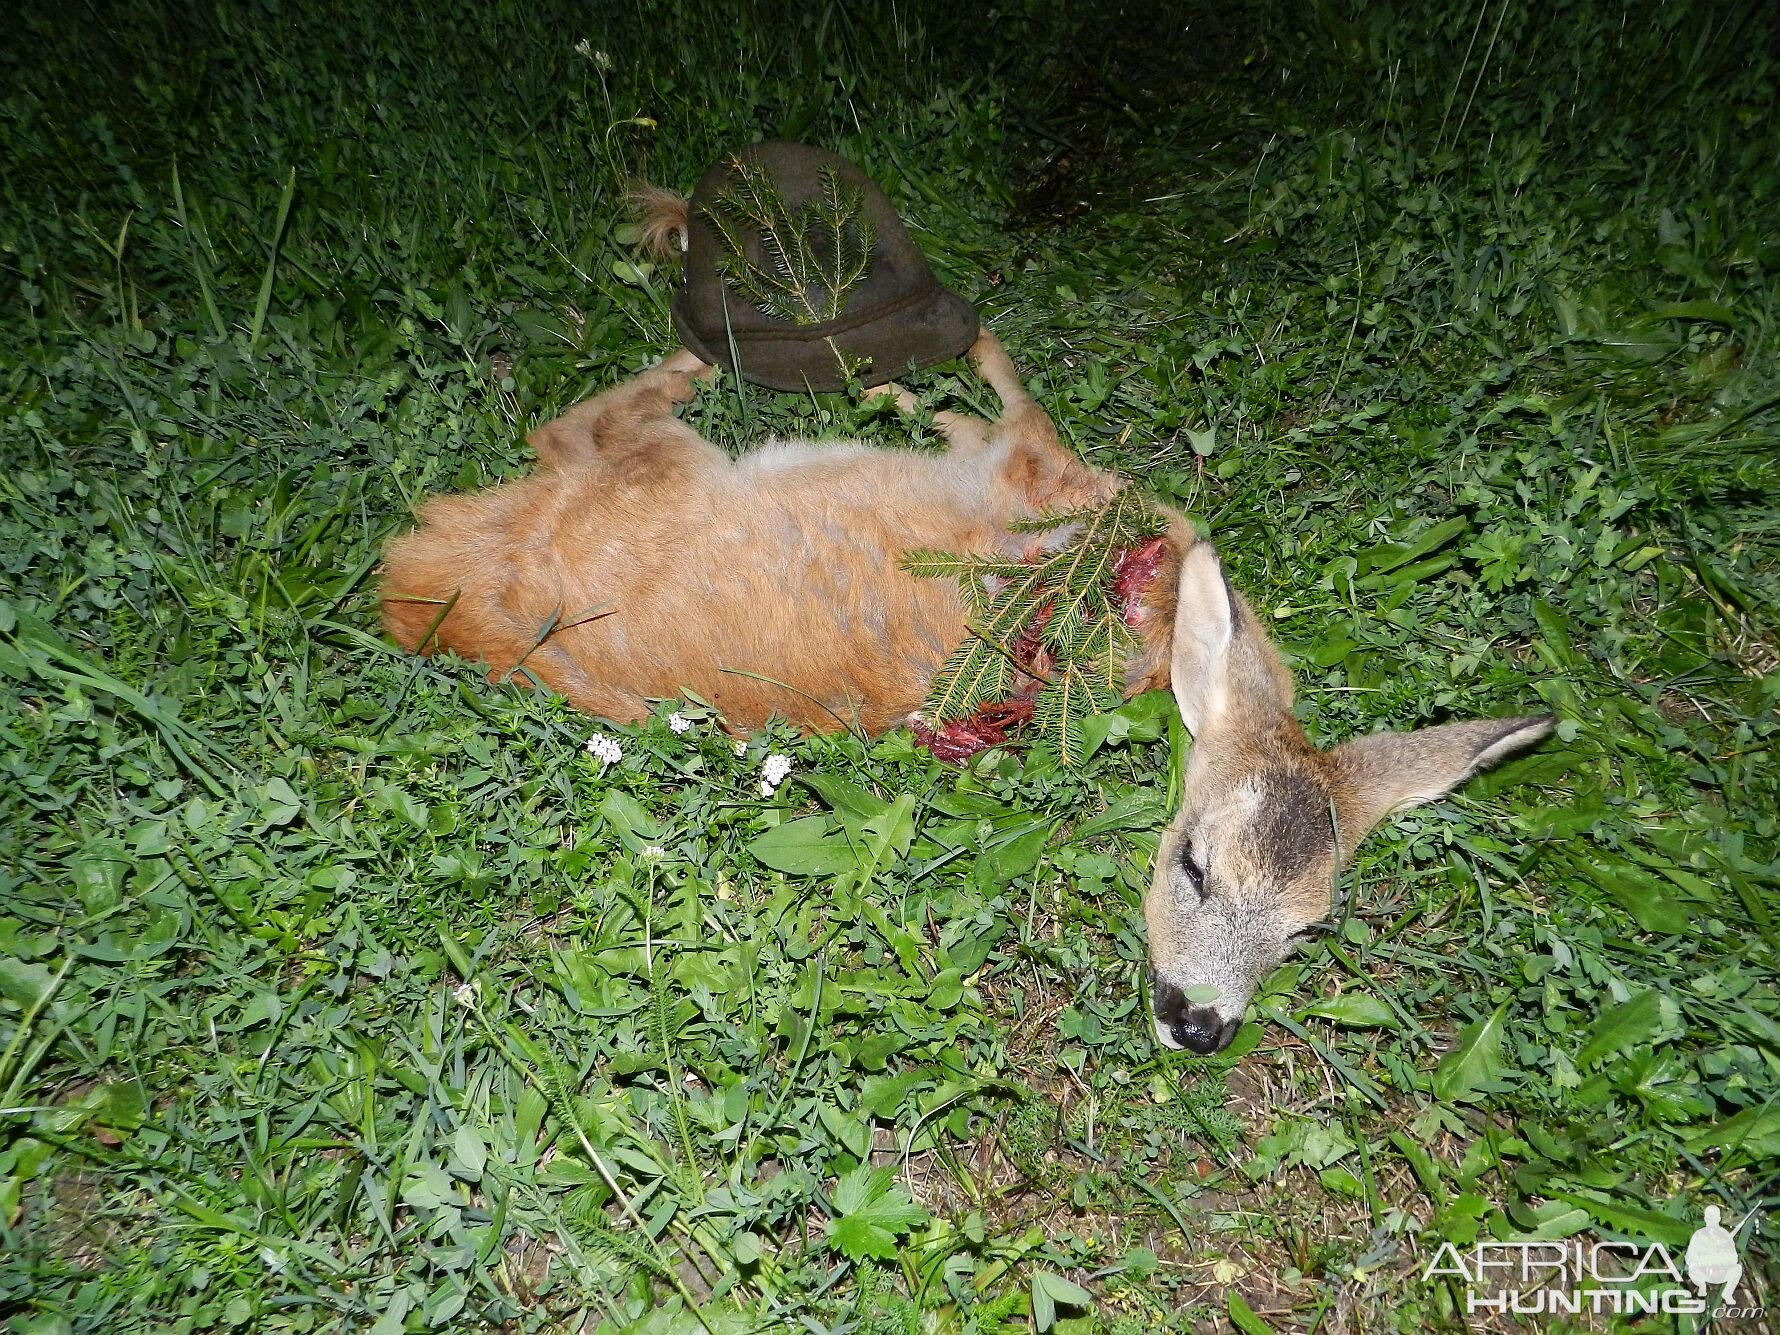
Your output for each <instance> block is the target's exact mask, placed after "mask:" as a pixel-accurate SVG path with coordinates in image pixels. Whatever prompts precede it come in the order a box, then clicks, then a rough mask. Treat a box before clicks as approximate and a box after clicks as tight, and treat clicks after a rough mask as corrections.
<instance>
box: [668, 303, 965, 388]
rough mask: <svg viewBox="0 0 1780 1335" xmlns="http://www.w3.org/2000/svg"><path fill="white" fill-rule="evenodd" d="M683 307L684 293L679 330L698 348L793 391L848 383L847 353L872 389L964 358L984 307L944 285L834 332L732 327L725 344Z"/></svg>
mask: <svg viewBox="0 0 1780 1335" xmlns="http://www.w3.org/2000/svg"><path fill="white" fill-rule="evenodd" d="M682 295H683V294H682ZM683 307H684V301H683V300H682V297H680V296H677V297H676V298H675V300H674V303H673V317H674V328H675V329H676V330H677V331H678V332H679V335H680V338H681V340H682V341H683V342H684V343H685V344H686V346H687V348H689V349H690V350H691V351H692V352H694V353H696V354H697V355H698V356H699V357H702V358H703V359H704V360H705V361H707V362H712V363H714V364H715V365H718V366H721V367H723V368H724V369H725V370H726V371H731V372H734V373H735V374H737V375H739V376H741V377H742V379H744V380H746V381H748V382H749V383H751V384H756V385H762V386H764V387H765V388H767V389H781V390H790V391H792V392H802V391H814V392H818V393H823V392H832V391H835V390H841V389H845V388H846V385H847V378H846V375H845V372H844V371H843V369H842V367H843V359H844V360H845V362H846V363H847V364H849V365H857V375H858V379H859V382H860V383H861V384H863V385H864V386H865V387H866V388H868V389H869V388H871V387H872V386H874V385H881V384H884V383H885V382H886V381H889V380H894V379H895V378H896V377H897V376H899V375H902V374H903V373H904V372H905V371H908V370H909V369H911V368H913V369H915V370H920V369H922V368H923V367H928V366H933V365H935V364H936V363H938V362H943V361H948V360H950V359H951V358H953V357H959V356H962V355H963V354H964V352H965V351H966V350H967V349H968V348H969V347H970V345H971V344H972V343H974V342H976V336H977V312H976V308H975V307H974V306H972V305H971V304H970V303H969V302H968V301H965V300H964V299H963V298H962V297H960V296H958V295H957V294H956V293H953V292H948V291H947V290H946V289H945V288H943V287H938V286H935V287H931V288H929V289H928V290H927V291H925V292H921V293H917V294H916V295H915V296H914V298H912V299H911V300H910V301H909V302H908V303H907V304H906V305H899V306H898V307H897V308H896V309H894V310H891V311H881V312H878V313H876V314H874V315H873V317H872V318H871V319H869V320H867V321H865V322H863V323H857V324H852V323H851V322H848V323H849V327H846V328H839V329H834V330H833V331H832V332H825V329H824V327H823V326H820V325H806V326H801V327H797V326H788V327H786V328H784V329H773V330H769V331H764V332H763V331H743V330H734V329H732V330H731V331H729V337H728V338H726V339H724V340H723V341H722V342H721V343H717V342H716V341H714V340H707V339H705V338H703V337H701V336H700V335H699V332H698V331H697V330H696V329H694V328H693V327H692V321H691V320H690V319H688V318H686V314H685V311H684V309H683ZM732 352H733V354H734V355H732Z"/></svg>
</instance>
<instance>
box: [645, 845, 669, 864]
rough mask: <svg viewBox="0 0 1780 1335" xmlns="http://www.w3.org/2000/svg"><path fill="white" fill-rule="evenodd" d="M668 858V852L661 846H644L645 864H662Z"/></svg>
mask: <svg viewBox="0 0 1780 1335" xmlns="http://www.w3.org/2000/svg"><path fill="white" fill-rule="evenodd" d="M666 856H667V850H666V849H665V848H663V847H662V846H661V845H660V844H644V845H643V861H645V862H660V861H661V860H662V859H663V858H665V857H666Z"/></svg>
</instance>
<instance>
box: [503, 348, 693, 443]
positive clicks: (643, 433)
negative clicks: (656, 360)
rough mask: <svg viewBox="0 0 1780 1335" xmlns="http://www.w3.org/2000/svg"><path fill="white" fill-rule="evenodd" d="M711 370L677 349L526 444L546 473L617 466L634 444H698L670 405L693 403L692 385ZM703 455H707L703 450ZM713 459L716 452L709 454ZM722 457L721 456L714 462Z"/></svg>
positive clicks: (582, 404)
mask: <svg viewBox="0 0 1780 1335" xmlns="http://www.w3.org/2000/svg"><path fill="white" fill-rule="evenodd" d="M711 370H712V368H711V367H709V366H707V365H706V364H705V363H704V362H702V361H700V360H699V359H698V357H696V356H694V355H693V354H692V353H690V352H688V351H687V350H686V349H684V348H681V349H679V350H678V351H676V352H674V353H673V354H672V355H671V356H669V357H667V358H666V359H665V360H663V361H662V363H661V364H660V365H659V366H656V367H654V368H652V369H650V370H648V371H644V372H643V373H642V374H641V375H639V376H635V377H633V378H632V379H630V380H627V381H625V382H624V383H623V384H620V385H614V386H613V387H612V388H611V389H608V390H606V391H605V392H604V393H603V394H596V395H594V396H593V397H592V398H591V399H584V400H583V401H582V402H580V403H578V404H576V405H575V406H574V407H573V408H570V409H569V410H568V411H567V412H566V413H564V414H563V415H562V416H561V417H558V418H556V419H554V420H553V421H549V422H545V423H544V424H543V425H542V426H540V427H538V428H536V429H535V430H534V431H533V432H532V433H531V434H530V435H529V436H527V437H526V442H527V443H528V444H529V445H530V446H531V447H532V448H533V449H535V450H536V451H537V452H538V461H539V462H540V463H542V464H544V465H546V466H547V467H553V468H566V467H574V466H577V465H585V464H589V463H593V462H595V461H596V460H598V461H600V462H604V463H608V464H616V463H618V462H620V459H619V458H618V457H617V456H620V455H622V454H624V453H626V452H627V447H630V448H631V449H634V445H635V444H636V443H640V442H642V441H644V440H650V439H657V438H660V437H661V436H662V435H663V434H664V428H678V431H677V432H676V431H673V430H669V431H667V433H666V434H667V435H670V436H678V435H679V434H681V433H683V434H684V436H687V437H690V438H691V439H692V440H694V441H698V442H699V443H700V444H704V442H703V441H702V440H700V438H699V436H698V434H697V433H696V432H694V431H692V430H691V428H689V427H683V426H681V424H680V423H679V422H678V421H676V419H675V418H674V405H675V404H679V403H685V402H686V401H687V400H689V399H690V398H691V397H692V382H693V381H694V380H696V379H702V378H704V377H706V376H708V375H710V373H711ZM705 448H706V449H707V450H709V449H711V447H710V446H708V445H706V446H705ZM712 453H713V454H715V453H716V452H715V451H714V450H713V451H712ZM717 457H721V456H717Z"/></svg>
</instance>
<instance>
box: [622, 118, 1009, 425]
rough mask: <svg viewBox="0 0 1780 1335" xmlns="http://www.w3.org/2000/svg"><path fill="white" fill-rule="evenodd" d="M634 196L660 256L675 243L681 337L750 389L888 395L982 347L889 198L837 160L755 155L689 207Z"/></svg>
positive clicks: (800, 152)
mask: <svg viewBox="0 0 1780 1335" xmlns="http://www.w3.org/2000/svg"><path fill="white" fill-rule="evenodd" d="M639 197H640V199H641V202H642V215H643V216H642V223H643V233H644V237H645V239H646V240H652V241H653V242H654V243H655V245H656V247H657V249H658V250H659V249H665V248H666V247H665V246H664V245H663V244H662V243H663V242H665V241H667V240H668V239H669V238H670V237H671V236H672V235H673V234H674V233H675V232H678V233H679V234H680V237H681V241H682V245H683V248H684V251H685V256H684V260H685V265H684V272H683V276H682V282H681V287H680V291H679V292H678V293H676V294H675V297H674V302H673V317H674V326H675V328H676V329H677V330H678V331H679V334H680V337H681V338H682V339H683V340H684V341H685V343H686V346H687V347H688V348H690V349H691V350H692V351H693V352H695V353H697V354H698V355H699V356H700V357H703V358H704V359H705V360H706V361H709V362H715V363H717V364H718V365H721V366H723V367H725V368H727V369H729V370H731V371H735V372H737V373H739V374H740V375H741V376H742V377H743V378H744V379H746V380H751V381H753V382H754V383H756V384H760V385H765V386H767V387H768V388H771V389H786V390H837V389H841V388H843V387H844V386H845V384H846V382H847V379H848V378H849V375H850V374H857V375H858V377H859V379H860V380H861V381H862V382H863V383H864V384H866V385H867V386H870V385H880V384H883V383H884V382H885V381H887V380H890V379H892V378H894V377H895V376H897V375H900V374H901V373H902V372H904V371H905V370H907V369H908V368H909V367H911V366H914V367H917V368H918V367H923V366H931V365H933V364H934V363H935V362H941V361H945V360H947V359H948V358H951V357H956V356H958V355H960V354H961V353H963V352H964V351H965V349H967V348H968V347H969V346H970V345H971V343H972V342H973V341H974V340H975V338H976V332H977V315H976V310H975V308H973V307H972V306H971V305H970V303H968V302H966V301H964V300H963V299H962V298H960V297H958V296H957V295H955V294H954V293H952V292H948V291H947V290H946V289H945V288H943V287H941V286H940V285H939V281H938V280H937V279H936V278H934V276H933V270H932V269H931V268H929V267H928V264H927V260H926V257H925V256H923V255H922V254H921V251H920V249H919V248H918V247H917V246H916V245H915V243H914V241H913V240H912V239H911V238H910V237H909V234H908V229H907V228H905V227H904V226H903V224H902V220H901V219H900V218H898V217H897V216H896V211H895V210H894V209H893V208H891V206H890V201H889V200H888V199H887V198H886V197H885V195H884V192H883V191H882V190H880V189H878V187H877V185H876V184H875V183H874V182H873V181H872V180H871V179H870V178H869V177H867V176H866V175H865V173H863V172H862V171H860V170H859V168H857V167H856V166H854V165H853V164H852V163H850V162H848V161H847V160H846V159H845V158H842V157H840V156H838V155H836V154H834V153H829V152H826V151H825V150H823V149H818V148H811V147H810V146H808V145H806V144H787V143H763V144H755V145H753V146H752V147H749V148H745V149H743V150H742V151H741V152H739V153H736V154H734V155H733V156H731V157H729V158H727V159H725V160H724V161H723V162H720V163H718V164H717V165H716V166H714V167H712V168H711V169H710V170H708V171H707V172H706V173H705V174H704V175H703V176H702V177H701V178H700V179H699V182H698V185H697V187H696V188H695V189H694V190H693V192H692V198H691V200H690V201H680V200H678V199H677V198H676V197H674V196H671V195H666V194H665V192H661V191H653V190H649V191H643V192H639ZM732 353H733V356H732Z"/></svg>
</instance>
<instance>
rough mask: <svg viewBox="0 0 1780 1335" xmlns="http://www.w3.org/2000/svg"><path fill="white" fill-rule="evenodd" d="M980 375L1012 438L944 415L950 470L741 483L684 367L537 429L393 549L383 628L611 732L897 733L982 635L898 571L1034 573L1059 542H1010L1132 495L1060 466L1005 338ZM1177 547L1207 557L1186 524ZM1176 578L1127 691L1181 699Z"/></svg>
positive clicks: (1145, 635)
mask: <svg viewBox="0 0 1780 1335" xmlns="http://www.w3.org/2000/svg"><path fill="white" fill-rule="evenodd" d="M973 356H974V358H975V360H976V362H977V365H978V366H979V368H981V370H982V372H983V375H984V378H985V379H986V380H988V381H989V383H990V384H991V385H992V386H993V387H994V388H995V389H996V391H997V392H998V393H999V395H1000V396H1001V400H1002V403H1003V407H1004V412H1003V416H1002V418H1001V420H1000V422H998V423H996V424H993V425H991V424H989V423H986V422H982V421H980V420H977V419H972V418H965V417H963V416H961V415H956V414H951V415H945V416H944V418H943V420H942V421H941V422H940V426H941V429H942V431H944V432H945V433H946V434H947V435H948V437H949V438H950V439H951V440H952V442H953V445H952V448H951V449H950V450H948V451H947V452H946V453H944V454H939V455H935V454H926V453H918V452H916V451H913V450H891V449H873V448H867V447H865V446H861V445H857V444H850V443H832V444H815V445H812V444H802V443H773V444H769V445H767V446H764V447H763V448H761V449H758V450H756V451H754V452H752V453H751V454H749V455H746V456H744V457H743V458H742V459H740V460H737V461H735V462H731V461H730V460H729V459H727V458H726V457H725V456H724V455H723V454H722V453H721V452H720V451H718V450H717V448H716V447H715V446H713V445H711V444H710V443H708V442H707V441H705V440H703V439H702V438H700V437H699V435H698V434H697V433H696V432H694V431H693V430H692V429H691V428H690V427H688V426H686V425H685V424H684V423H682V422H680V421H679V420H678V419H676V418H675V417H674V416H673V408H674V405H675V404H677V403H680V402H683V401H684V400H686V399H687V398H689V397H690V396H691V393H692V385H693V381H694V379H695V378H696V377H697V376H698V375H700V374H703V373H704V370H705V368H704V367H703V366H702V364H701V363H699V362H698V361H697V360H696V359H694V358H693V357H692V355H691V354H690V353H685V352H681V353H677V354H675V356H673V357H671V358H669V359H668V360H667V361H666V362H664V363H663V364H662V365H661V366H659V367H657V368H656V369H655V370H653V371H650V372H647V373H645V374H644V375H642V376H639V377H637V378H636V379H634V380H632V381H630V382H628V383H626V384H623V385H620V386H618V387H617V388H615V389H611V390H608V391H607V392H606V393H604V394H601V395H599V396H598V397H597V398H593V399H589V400H587V401H586V402H584V403H582V404H580V405H578V406H577V407H575V408H573V409H571V410H570V411H569V412H567V413H565V414H564V415H563V416H562V417H559V418H557V419H556V420H555V421H553V422H549V423H546V424H545V425H543V426H541V427H539V428H538V429H537V430H536V431H534V432H533V433H532V434H531V436H530V438H529V439H530V441H531V443H532V445H533V446H534V447H535V448H536V449H537V452H538V462H539V468H538V471H537V472H535V473H534V474H533V475H532V476H531V477H529V478H526V479H524V480H523V481H520V482H515V483H511V484H508V485H506V486H502V487H497V488H494V489H493V490H490V491H487V492H483V493H480V494H478V495H475V496H454V497H445V498H441V499H438V500H434V501H432V502H429V503H428V504H427V506H426V507H425V508H424V509H423V510H422V512H421V516H420V526H419V527H418V528H417V529H416V530H415V531H414V532H412V533H410V534H408V535H407V536H405V537H402V538H399V539H397V540H396V541H395V542H394V543H393V544H391V546H390V548H389V552H388V554H387V557H386V564H385V577H384V588H383V608H384V624H385V626H386V627H387V628H388V630H389V633H390V634H391V636H393V637H394V638H395V640H396V641H397V642H398V643H400V644H401V645H402V646H403V647H404V648H407V649H409V650H417V649H423V648H424V649H425V650H426V651H429V652H430V651H432V650H434V649H438V648H445V649H450V650H452V651H454V652H456V653H458V654H460V655H462V656H463V657H465V658H471V659H479V660H482V661H484V662H486V663H487V664H488V665H489V668H490V675H491V676H492V677H494V678H496V679H501V678H505V677H508V676H511V675H512V674H513V673H514V672H515V670H516V669H518V668H521V667H523V668H524V669H525V670H526V671H527V672H529V673H531V674H534V675H535V676H536V677H537V678H539V679H540V680H542V681H543V682H545V683H546V684H548V685H549V686H551V687H553V688H554V689H556V690H557V691H559V692H561V693H562V694H563V695H564V696H566V697H567V698H568V699H569V700H570V701H571V702H572V703H574V704H575V705H576V706H577V707H579V708H582V709H586V710H588V711H589V712H591V713H596V714H601V715H604V716H605V717H607V718H613V719H635V718H639V717H641V716H642V715H643V714H644V713H645V712H646V711H647V708H648V706H647V701H648V700H650V699H657V698H664V697H671V696H673V695H675V694H677V693H678V692H679V691H680V690H681V689H682V688H685V689H690V690H692V691H695V692H696V693H698V694H699V695H701V696H703V697H704V698H705V699H707V700H709V701H711V702H712V703H713V704H715V705H716V706H717V707H718V708H719V709H720V710H722V712H723V714H724V716H725V718H726V719H727V720H728V721H729V723H730V724H731V726H733V727H737V728H741V729H752V728H755V727H758V726H759V725H760V724H762V723H764V722H765V721H766V719H767V718H768V717H769V716H771V715H772V714H774V713H778V714H781V715H783V716H784V717H786V718H787V719H789V720H790V721H792V722H793V723H796V724H798V725H800V726H802V727H806V728H812V729H817V730H823V729H832V728H835V727H839V726H843V725H853V724H857V725H858V726H860V727H862V728H864V729H865V730H866V731H868V732H878V731H882V730H884V729H886V728H890V727H894V726H895V725H897V724H898V723H901V722H903V721H904V720H906V719H907V718H908V717H909V715H911V714H912V713H914V712H915V711H916V710H918V709H919V708H920V705H921V702H922V701H923V699H925V697H926V695H927V690H928V685H929V683H930V681H931V679H932V677H933V674H934V672H935V671H937V669H938V668H939V666H940V664H941V663H942V662H943V661H944V660H945V658H946V657H947V655H949V654H950V653H951V652H952V650H953V649H954V648H955V647H956V646H957V645H958V644H959V643H961V642H962V641H963V639H964V637H965V635H966V633H967V632H966V625H965V619H966V606H965V602H964V599H963V596H962V593H961V592H960V590H959V589H958V588H956V587H955V585H953V584H951V583H950V582H948V581H944V580H932V579H917V578H915V577H914V576H911V575H908V574H905V573H903V572H902V571H901V570H900V569H899V568H898V562H899V561H900V560H901V559H902V557H903V556H904V555H905V554H906V553H908V552H909V551H911V550H913V549H916V548H931V549H935V550H939V551H951V552H973V553H986V552H1002V553H1005V554H1007V555H1017V554H1018V553H1019V552H1020V551H1022V550H1024V549H1025V548H1027V547H1029V546H1031V545H1032V544H1033V543H1035V542H1042V541H1043V535H1034V534H1030V533H1021V534H1015V533H1011V532H1010V531H1009V526H1010V525H1011V524H1014V523H1016V522H1018V521H1021V520H1029V519H1032V518H1034V517H1036V516H1037V515H1039V514H1042V513H1044V512H1047V511H1053V510H1063V509H1070V508H1077V507H1079V506H1081V505H1083V504H1086V503H1088V502H1091V501H1093V500H1095V499H1099V498H1103V497H1105V496H1107V495H1109V494H1111V492H1112V491H1113V490H1114V488H1116V487H1117V486H1118V483H1117V481H1116V480H1115V479H1113V478H1112V477H1110V476H1108V475H1106V474H1103V473H1099V472H1097V471H1095V470H1094V469H1091V468H1088V467H1087V466H1086V465H1084V464H1083V463H1082V462H1081V461H1080V460H1078V459H1077V458H1075V457H1074V456H1073V455H1072V454H1070V453H1069V452H1068V451H1067V450H1065V449H1063V448H1062V447H1061V446H1060V445H1059V444H1058V442H1057V438H1056V433H1055V430H1054V429H1053V428H1052V426H1051V423H1050V420H1049V419H1048V418H1047V417H1046V416H1045V414H1044V412H1043V410H1042V409H1040V408H1039V406H1038V405H1037V404H1036V403H1034V402H1033V401H1032V399H1031V398H1030V397H1029V396H1028V395H1027V394H1026V391H1025V389H1024V388H1023V387H1022V386H1021V384H1020V382H1019V378H1018V376H1017V375H1016V374H1015V372H1014V369H1013V366H1012V364H1011V363H1010V362H1009V361H1008V359H1007V356H1006V354H1005V353H1003V352H1002V350H1001V347H1000V345H999V344H998V343H997V342H996V341H995V340H994V338H993V337H992V336H988V335H985V336H984V337H983V338H982V339H981V340H980V341H979V343H978V344H977V346H976V348H975V349H974V350H973ZM1173 540H1174V542H1175V543H1176V544H1177V545H1179V544H1190V543H1191V542H1192V540H1193V537H1192V530H1191V528H1190V527H1189V526H1188V525H1186V524H1185V522H1184V521H1180V522H1177V524H1176V525H1175V531H1174V534H1173ZM1178 562H1179V557H1178V552H1176V553H1175V554H1174V555H1173V556H1172V559H1171V560H1170V561H1168V562H1166V563H1165V569H1164V571H1163V574H1162V576H1161V577H1159V578H1158V579H1157V580H1156V581H1155V582H1154V585H1153V591H1152V595H1151V598H1150V599H1149V600H1146V601H1145V602H1144V604H1143V605H1142V622H1141V625H1140V628H1139V630H1140V637H1141V639H1142V642H1143V648H1142V651H1141V652H1140V653H1139V654H1138V655H1136V657H1135V658H1134V660H1133V662H1132V664H1131V667H1130V674H1129V685H1130V688H1131V689H1132V690H1133V691H1137V690H1144V689H1148V688H1150V687H1152V686H1155V685H1159V684H1161V682H1162V681H1164V680H1165V679H1166V671H1167V667H1166V665H1167V660H1168V635H1169V627H1170V625H1171V620H1172V616H1171V613H1172V607H1171V604H1172V601H1173V584H1174V580H1175V571H1176V570H1177V569H1178ZM447 607H449V610H448V611H446V610H445V609H446V608H447ZM442 612H443V613H444V615H443V619H442V620H441V619H440V617H441V613H442ZM435 622H438V624H437V626H436V628H435V627H434V623H435ZM429 629H431V631H432V633H431V635H430V636H429V635H428V631H429ZM423 637H426V640H427V642H426V644H425V645H424V646H423V645H422V644H421V640H422V638H423ZM781 683H782V684H781Z"/></svg>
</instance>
